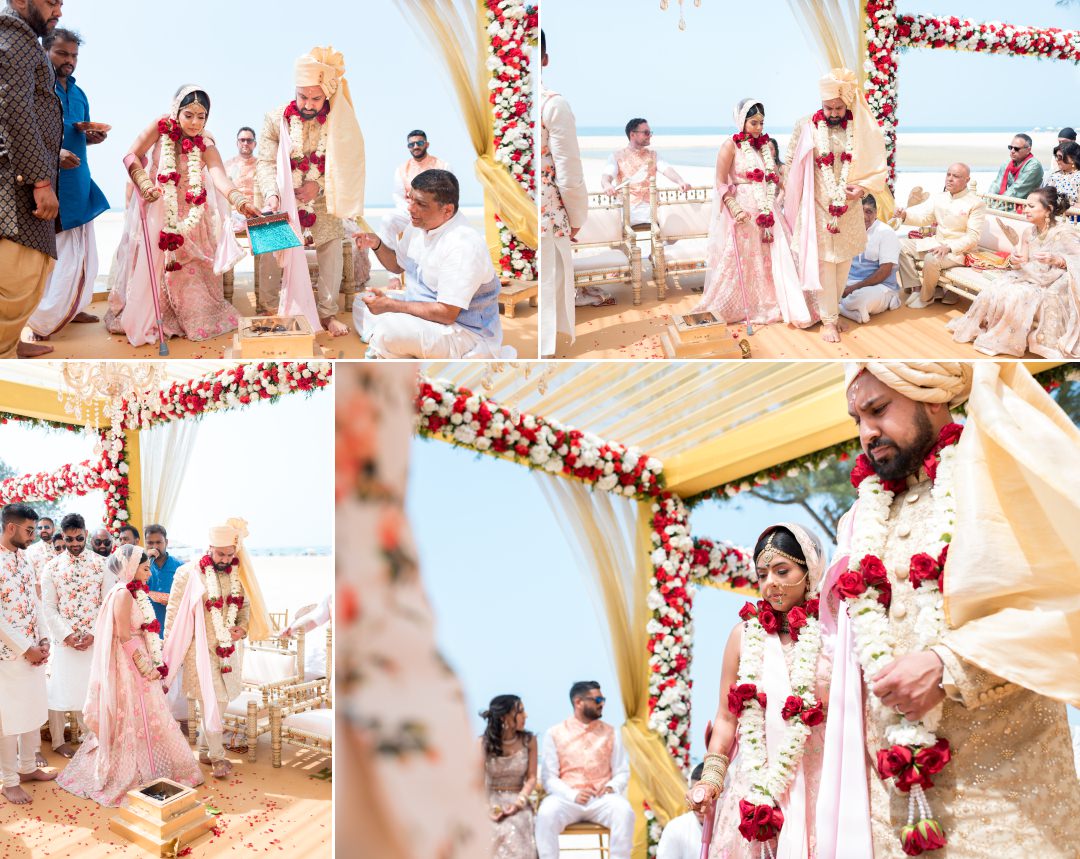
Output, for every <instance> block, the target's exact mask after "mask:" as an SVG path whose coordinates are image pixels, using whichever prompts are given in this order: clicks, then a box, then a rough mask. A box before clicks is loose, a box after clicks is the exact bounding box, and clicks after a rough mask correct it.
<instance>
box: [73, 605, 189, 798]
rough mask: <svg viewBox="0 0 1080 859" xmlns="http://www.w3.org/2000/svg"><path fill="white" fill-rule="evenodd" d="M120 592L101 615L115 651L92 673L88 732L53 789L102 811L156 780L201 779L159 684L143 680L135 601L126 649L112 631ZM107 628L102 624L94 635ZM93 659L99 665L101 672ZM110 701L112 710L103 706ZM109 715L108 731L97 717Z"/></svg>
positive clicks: (140, 632) (142, 644)
mask: <svg viewBox="0 0 1080 859" xmlns="http://www.w3.org/2000/svg"><path fill="white" fill-rule="evenodd" d="M122 589H123V585H117V590H114V592H113V595H110V598H109V599H107V601H106V603H105V606H104V607H103V608H102V615H104V614H105V613H106V612H107V613H108V614H109V616H110V617H109V619H108V621H109V622H108V625H109V627H110V628H111V629H110V631H111V635H110V644H109V646H107V647H102V643H101V642H99V644H98V648H101V649H102V650H103V651H104V652H103V653H102V654H101V657H102V658H101V660H100V669H98V670H94V669H92V672H93V673H92V676H91V678H90V689H89V692H88V693H87V707H86V709H85V711H84V718H85V720H86V725H87V727H88V728H89V730H90V733H89V734H88V735H87V737H86V740H85V741H84V742H83V744H82V745H81V746H80V747H79V751H78V752H77V753H76V754H75V757H73V758H72V759H71V762H70V763H69V764H68V765H67V766H66V767H65V768H64V771H63V772H62V773H60V776H59V778H57V780H56V783H57V784H58V785H60V787H62V788H64V790H67V791H70V792H71V793H73V794H75V795H76V796H82V797H85V798H87V799H92V800H94V801H95V802H97V803H100V804H101V805H104V806H108V807H116V806H118V805H120V804H121V802H122V801H123V799H124V794H126V793H127V792H128V791H129V790H132V789H133V788H136V787H139V786H141V785H144V784H146V783H147V782H149V781H152V780H153V779H155V778H161V777H166V778H170V779H172V780H173V781H176V782H180V784H185V785H188V786H190V787H194V786H195V785H199V784H202V782H203V775H202V771H201V770H200V768H199V765H198V763H196V761H195V757H194V755H193V754H192V751H191V748H190V747H189V746H188V744H187V740H186V739H185V737H184V735H183V734H182V733H181V731H180V726H179V725H178V724H177V722H176V720H175V719H174V718H173V715H172V712H171V711H170V709H169V704H168V703H167V702H166V700H165V694H164V692H162V690H161V681H160V680H147V679H146V678H145V677H143V676H142V675H141V674H140V673H139V671H138V669H137V668H136V667H135V663H134V660H133V657H132V651H134V650H141V651H142V652H143V653H145V654H146V656H147V658H149V655H150V654H149V651H148V650H147V648H146V643H145V641H144V639H143V636H144V635H154V633H152V632H143V630H142V622H143V617H142V612H141V610H140V609H139V606H138V604H137V603H136V602H134V601H132V603H131V611H130V614H129V617H128V618H127V620H128V624H129V629H130V632H131V639H130V641H129V642H128V643H127V645H125V644H123V643H121V641H120V637H119V636H118V635H117V634H116V632H115V629H113V628H112V627H113V623H112V620H111V615H112V613H113V605H114V602H113V600H114V598H115V595H116V594H117V592H118V591H119V590H122ZM100 629H102V620H100V619H99V621H98V626H97V627H96V628H95V630H94V632H95V635H96V634H97V632H98V630H100ZM97 657H98V653H96V652H95V666H97V665H98V658H97ZM104 699H107V701H108V703H107V704H104V706H100V705H101V704H103V703H104ZM101 712H107V713H108V719H107V720H106V722H105V723H104V724H103V723H102V721H101V720H100V719H99V713H101Z"/></svg>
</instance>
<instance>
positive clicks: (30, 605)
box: [0, 546, 48, 787]
mask: <svg viewBox="0 0 1080 859" xmlns="http://www.w3.org/2000/svg"><path fill="white" fill-rule="evenodd" d="M35 582H36V577H35V575H34V571H33V570H32V569H31V568H30V565H29V564H28V563H27V562H26V559H25V557H24V556H23V553H22V552H20V551H15V552H12V551H10V550H8V549H6V548H4V547H3V546H0V779H2V781H3V786H4V787H15V786H17V785H18V784H19V774H20V773H22V774H28V773H32V772H33V771H34V770H35V769H36V767H37V765H36V764H35V763H34V758H35V755H36V753H37V750H38V747H39V745H40V742H41V734H40V730H41V726H42V725H43V724H44V723H45V719H46V718H47V716H48V701H47V700H46V695H45V665H44V664H41V665H31V664H30V663H29V662H28V661H27V660H26V659H25V658H24V657H23V654H24V653H25V652H26V651H27V650H28V649H30V648H31V647H33V646H35V645H36V644H37V643H38V642H39V641H40V640H41V639H42V637H43V636H44V631H45V629H44V623H43V622H42V617H41V604H40V603H39V602H38V598H37V592H36V590H35Z"/></svg>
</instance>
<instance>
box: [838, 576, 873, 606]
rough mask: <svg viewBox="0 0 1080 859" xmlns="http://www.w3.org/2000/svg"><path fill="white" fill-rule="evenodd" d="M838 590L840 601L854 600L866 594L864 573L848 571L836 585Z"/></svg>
mask: <svg viewBox="0 0 1080 859" xmlns="http://www.w3.org/2000/svg"><path fill="white" fill-rule="evenodd" d="M836 590H837V592H838V593H839V594H840V599H845V600H853V599H855V598H856V597H861V596H862V595H863V594H864V593H866V582H865V581H863V577H862V573H855V572H852V571H850V570H849V571H848V572H846V573H844V574H843V575H841V576H840V578H839V580H837V583H836Z"/></svg>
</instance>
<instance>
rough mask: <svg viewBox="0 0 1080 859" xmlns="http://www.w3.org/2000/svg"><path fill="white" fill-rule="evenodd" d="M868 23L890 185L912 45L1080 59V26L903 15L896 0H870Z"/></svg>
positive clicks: (871, 93) (869, 64) (870, 87)
mask: <svg viewBox="0 0 1080 859" xmlns="http://www.w3.org/2000/svg"><path fill="white" fill-rule="evenodd" d="M863 15H864V18H863V23H864V27H865V37H866V53H867V56H866V58H865V60H864V64H863V71H864V73H865V75H866V85H865V90H866V98H867V101H868V102H869V105H870V109H871V110H872V111H873V112H874V115H875V116H876V117H877V119H878V122H879V123H880V124H881V127H882V130H883V131H884V132H885V147H886V153H887V155H888V160H889V187H890V188H892V187H893V186H894V184H895V182H896V126H897V86H896V78H897V61H896V54H897V52H898V51H900V50H904V49H906V48H950V49H952V50H956V51H971V52H974V53H981V54H1006V55H1008V56H1013V57H1038V58H1040V59H1049V60H1068V61H1070V62H1073V63H1080V30H1061V29H1059V28H1057V27H1025V26H1017V25H1014V24H1003V23H1001V22H999V21H990V22H987V23H984V24H980V23H977V22H975V21H971V20H969V19H967V18H957V17H955V16H951V17H935V16H933V15H898V14H897V11H896V0H866V3H865V6H864V13H863Z"/></svg>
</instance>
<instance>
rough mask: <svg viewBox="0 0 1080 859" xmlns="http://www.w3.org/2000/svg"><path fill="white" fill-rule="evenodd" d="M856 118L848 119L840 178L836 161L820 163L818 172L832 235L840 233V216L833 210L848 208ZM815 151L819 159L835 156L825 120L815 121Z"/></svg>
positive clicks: (841, 158)
mask: <svg viewBox="0 0 1080 859" xmlns="http://www.w3.org/2000/svg"><path fill="white" fill-rule="evenodd" d="M854 122H855V120H854V118H852V117H849V118H848V119H847V127H846V128H845V129H844V135H845V137H844V153H843V155H842V156H841V157H840V176H839V178H837V175H836V171H835V169H834V166H835V161H834V162H833V163H830V164H827V163H822V162H821V161H820V160H819V161H818V165H817V167H818V172H819V173H820V174H821V181H822V182H823V183H824V186H825V194H826V196H828V198H829V203H830V212H829V223H828V229H829V232H831V233H836V232H839V229H840V228H839V220H840V216H839V215H837V214H835V213H834V212H833V211H832V209H833V208H834V207H835V208H836V209H840V208H847V184H848V174H849V173H850V172H851V159H852V157H853V154H852V153H853V152H854V151H855V125H854ZM814 149H816V150H817V152H818V156H819V159H820V158H821V157H825V156H828V155H833V151H832V148H831V147H830V146H829V124H828V122H826V121H825V119H824V118H822V119H817V120H815V121H814Z"/></svg>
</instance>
